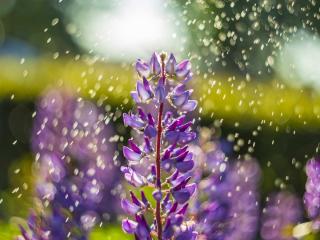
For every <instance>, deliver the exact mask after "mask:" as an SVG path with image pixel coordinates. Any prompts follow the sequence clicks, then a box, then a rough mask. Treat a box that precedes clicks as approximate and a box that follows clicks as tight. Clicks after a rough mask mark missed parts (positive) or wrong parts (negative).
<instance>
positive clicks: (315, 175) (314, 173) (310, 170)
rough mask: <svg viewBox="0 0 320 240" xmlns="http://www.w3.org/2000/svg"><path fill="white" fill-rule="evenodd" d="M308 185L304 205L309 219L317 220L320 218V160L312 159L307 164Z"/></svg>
mask: <svg viewBox="0 0 320 240" xmlns="http://www.w3.org/2000/svg"><path fill="white" fill-rule="evenodd" d="M306 172H307V177H308V179H307V183H306V192H305V194H304V204H305V207H306V210H307V213H308V215H309V217H310V218H311V219H312V220H315V219H317V218H319V217H320V188H319V183H320V159H319V158H312V159H310V160H309V161H308V162H307V165H306Z"/></svg>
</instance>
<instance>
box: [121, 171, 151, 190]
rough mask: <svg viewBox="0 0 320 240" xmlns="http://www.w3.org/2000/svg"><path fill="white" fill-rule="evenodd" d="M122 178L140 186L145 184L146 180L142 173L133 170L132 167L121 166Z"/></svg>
mask: <svg viewBox="0 0 320 240" xmlns="http://www.w3.org/2000/svg"><path fill="white" fill-rule="evenodd" d="M121 171H122V172H123V173H124V178H125V179H126V180H127V181H128V183H130V184H131V185H132V186H134V187H142V186H145V185H146V182H147V180H146V179H145V177H143V176H142V175H140V174H138V173H137V172H135V171H134V170H133V169H132V168H129V167H121Z"/></svg>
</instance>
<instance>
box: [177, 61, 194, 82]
mask: <svg viewBox="0 0 320 240" xmlns="http://www.w3.org/2000/svg"><path fill="white" fill-rule="evenodd" d="M190 70H191V62H190V61H189V60H183V61H182V62H181V63H179V64H178V65H177V66H176V75H177V77H178V78H179V79H184V78H185V77H186V76H187V75H188V74H189V72H190Z"/></svg>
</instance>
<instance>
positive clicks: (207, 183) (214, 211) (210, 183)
mask: <svg viewBox="0 0 320 240" xmlns="http://www.w3.org/2000/svg"><path fill="white" fill-rule="evenodd" d="M219 162H220V164H219V167H216V169H215V171H213V172H212V173H211V174H210V175H209V176H208V177H207V178H204V179H203V180H202V181H201V182H200V183H199V191H200V192H202V193H203V194H202V195H204V196H201V195H200V196H199V200H198V205H197V209H196V211H195V212H196V218H197V222H198V224H197V226H198V229H197V230H198V232H199V235H200V239H206V240H216V239H225V240H231V239H239V240H242V239H243V240H250V239H254V238H255V235H256V232H257V228H258V219H259V204H258V202H259V195H258V189H257V188H258V182H259V179H260V168H259V165H258V163H256V162H255V161H254V160H246V161H237V162H232V163H228V162H225V161H219Z"/></svg>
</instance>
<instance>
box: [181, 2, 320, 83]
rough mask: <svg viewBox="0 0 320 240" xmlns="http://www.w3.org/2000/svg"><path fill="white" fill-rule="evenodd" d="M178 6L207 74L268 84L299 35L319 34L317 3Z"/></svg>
mask: <svg viewBox="0 0 320 240" xmlns="http://www.w3.org/2000/svg"><path fill="white" fill-rule="evenodd" d="M176 2H177V3H179V4H180V6H181V8H182V16H183V18H184V21H185V22H186V23H187V25H188V26H189V29H190V31H191V34H192V36H193V37H192V40H191V41H190V46H191V52H192V53H195V54H196V55H197V56H198V57H199V58H201V59H200V62H201V63H202V68H203V69H204V70H205V71H209V72H212V71H213V69H215V70H221V71H224V72H225V71H227V72H229V73H238V74H239V73H241V74H243V75H246V74H250V75H251V77H254V78H255V79H258V78H270V75H272V73H273V71H272V66H273V64H274V62H275V57H276V55H277V54H279V51H280V52H281V49H282V47H283V45H284V43H286V42H288V41H290V39H291V36H292V35H294V34H296V33H297V32H298V31H300V30H303V31H307V32H310V33H312V34H314V35H318V34H319V30H320V13H319V7H320V3H319V1H316V0H279V1H276V0H257V1H252V0H228V1H222V0H198V1H187V2H184V1H176ZM195 46H196V47H195Z"/></svg>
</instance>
